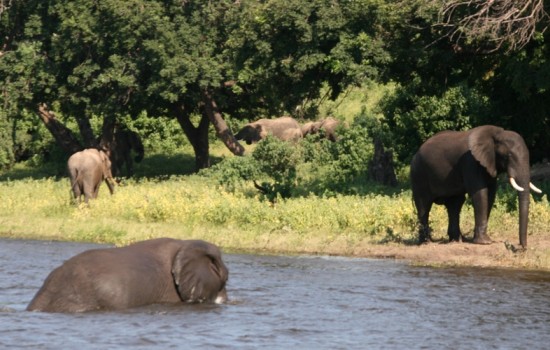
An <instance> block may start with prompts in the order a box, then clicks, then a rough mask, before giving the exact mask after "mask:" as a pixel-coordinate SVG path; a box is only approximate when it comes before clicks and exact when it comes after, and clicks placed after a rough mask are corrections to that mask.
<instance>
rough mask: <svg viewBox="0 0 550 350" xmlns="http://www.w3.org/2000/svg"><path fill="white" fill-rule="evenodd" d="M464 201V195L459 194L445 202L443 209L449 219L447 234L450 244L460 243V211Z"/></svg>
mask: <svg viewBox="0 0 550 350" xmlns="http://www.w3.org/2000/svg"><path fill="white" fill-rule="evenodd" d="M465 200H466V195H465V194H461V195H458V196H454V197H450V198H448V199H447V200H446V201H445V208H446V209H447V215H448V218H449V226H448V229H447V234H448V235H449V241H450V242H462V239H463V237H462V233H461V232H460V211H461V210H462V205H463V204H464V201H465Z"/></svg>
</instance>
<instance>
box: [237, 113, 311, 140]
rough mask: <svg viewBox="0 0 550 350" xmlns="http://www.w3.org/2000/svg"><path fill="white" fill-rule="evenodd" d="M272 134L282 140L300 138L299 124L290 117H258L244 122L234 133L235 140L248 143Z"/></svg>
mask: <svg viewBox="0 0 550 350" xmlns="http://www.w3.org/2000/svg"><path fill="white" fill-rule="evenodd" d="M267 135H273V136H275V137H276V138H278V139H280V140H283V141H296V140H299V139H301V138H302V130H301V128H300V124H299V123H298V122H297V121H296V120H295V119H294V118H292V117H280V118H275V119H259V120H257V121H255V122H252V123H248V124H246V125H245V126H244V127H243V128H242V129H241V130H239V132H238V133H237V134H236V135H235V138H236V139H237V140H244V141H245V142H246V144H248V145H250V144H252V143H256V142H258V141H260V140H263V139H265V138H266V137H267Z"/></svg>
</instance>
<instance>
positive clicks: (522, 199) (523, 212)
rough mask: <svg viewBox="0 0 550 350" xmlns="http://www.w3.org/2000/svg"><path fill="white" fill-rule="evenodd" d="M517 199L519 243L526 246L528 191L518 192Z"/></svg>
mask: <svg viewBox="0 0 550 350" xmlns="http://www.w3.org/2000/svg"><path fill="white" fill-rule="evenodd" d="M518 201H519V244H521V246H522V247H523V248H526V247H527V224H528V222H529V191H528V190H527V191H521V192H518Z"/></svg>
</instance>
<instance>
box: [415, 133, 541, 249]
mask: <svg viewBox="0 0 550 350" xmlns="http://www.w3.org/2000/svg"><path fill="white" fill-rule="evenodd" d="M503 172H507V173H508V176H509V177H511V178H514V179H515V180H516V182H517V183H518V184H519V186H521V187H523V188H524V190H523V191H521V192H519V191H518V198H519V240H520V244H521V245H522V246H523V247H526V246H527V222H528V217H529V185H530V170H529V150H528V149H527V146H526V145H525V142H524V140H523V138H522V137H521V136H520V135H518V134H517V133H515V132H513V131H507V130H504V129H502V128H500V127H496V126H492V125H485V126H480V127H477V128H474V129H471V130H468V131H464V132H456V131H443V132H440V133H438V134H436V135H434V136H433V137H431V138H429V139H428V140H427V141H426V142H425V143H424V144H423V145H422V146H421V147H420V149H419V150H418V152H417V153H416V155H415V156H414V157H413V159H412V162H411V173H410V178H411V184H412V191H413V199H414V203H415V206H416V209H417V215H418V220H419V222H420V227H419V230H420V234H419V240H420V243H423V242H426V241H428V240H431V236H430V228H429V226H428V219H429V214H430V209H431V207H432V204H433V203H436V204H443V205H445V207H446V209H447V213H448V217H449V226H448V230H447V233H448V235H449V240H450V241H462V239H463V236H462V233H461V231H460V226H459V222H460V210H461V209H462V205H463V204H464V201H465V194H466V193H468V195H469V197H470V198H471V199H472V202H473V207H474V213H475V228H474V239H473V242H474V243H478V244H489V243H491V242H492V241H491V239H490V238H489V236H488V235H487V223H488V220H489V214H490V212H491V208H492V206H493V203H494V200H495V194H496V188H497V174H499V173H503Z"/></svg>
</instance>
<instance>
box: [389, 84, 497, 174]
mask: <svg viewBox="0 0 550 350" xmlns="http://www.w3.org/2000/svg"><path fill="white" fill-rule="evenodd" d="M421 85H422V82H421V79H420V78H417V79H415V81H414V83H409V84H408V85H406V86H403V87H398V88H397V90H396V91H395V93H394V94H392V95H390V96H388V97H387V98H386V99H385V100H384V101H383V107H382V108H383V110H384V113H385V116H386V119H385V122H386V123H387V125H388V128H389V130H391V134H392V136H391V137H392V139H393V144H394V145H395V147H394V149H395V151H396V153H397V156H398V159H399V160H400V161H403V162H405V163H408V162H409V161H410V159H411V158H412V156H413V155H414V153H415V152H416V150H417V149H418V147H420V145H421V144H422V143H423V142H424V141H425V140H427V139H428V138H429V137H430V136H432V135H434V134H435V133H437V132H439V131H442V130H466V129H469V128H471V127H473V126H475V125H477V121H478V120H479V119H480V118H481V117H482V116H484V115H486V114H487V110H488V106H487V105H488V100H487V98H486V97H485V96H483V95H481V94H480V93H479V92H478V91H477V90H476V89H472V88H469V87H467V86H465V85H459V86H456V87H450V88H448V89H446V90H445V91H444V92H443V94H441V95H439V94H437V95H422V94H418V89H419V86H421Z"/></svg>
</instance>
